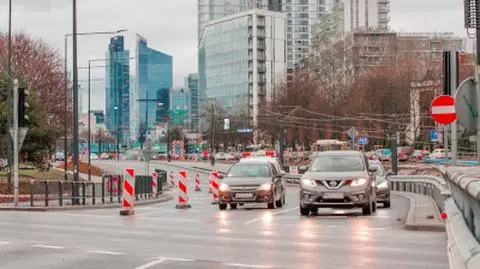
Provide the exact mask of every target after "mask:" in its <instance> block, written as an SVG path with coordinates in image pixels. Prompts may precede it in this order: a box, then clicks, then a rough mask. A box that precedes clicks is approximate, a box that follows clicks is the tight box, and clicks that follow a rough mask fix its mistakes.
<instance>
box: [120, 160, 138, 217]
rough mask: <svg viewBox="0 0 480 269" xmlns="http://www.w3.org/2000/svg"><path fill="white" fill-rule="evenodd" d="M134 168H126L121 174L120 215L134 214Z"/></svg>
mask: <svg viewBox="0 0 480 269" xmlns="http://www.w3.org/2000/svg"><path fill="white" fill-rule="evenodd" d="M134 195H135V169H133V168H127V169H125V173H124V176H123V199H122V210H120V215H122V216H129V215H133V214H135V211H134V206H135V202H134Z"/></svg>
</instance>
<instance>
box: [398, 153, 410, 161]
mask: <svg viewBox="0 0 480 269" xmlns="http://www.w3.org/2000/svg"><path fill="white" fill-rule="evenodd" d="M398 161H399V162H406V161H408V154H407V153H405V152H399V153H398Z"/></svg>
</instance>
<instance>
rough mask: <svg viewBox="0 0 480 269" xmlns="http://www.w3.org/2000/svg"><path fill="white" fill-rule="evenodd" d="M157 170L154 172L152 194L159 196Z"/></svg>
mask: <svg viewBox="0 0 480 269" xmlns="http://www.w3.org/2000/svg"><path fill="white" fill-rule="evenodd" d="M157 178H158V174H157V172H152V196H157Z"/></svg>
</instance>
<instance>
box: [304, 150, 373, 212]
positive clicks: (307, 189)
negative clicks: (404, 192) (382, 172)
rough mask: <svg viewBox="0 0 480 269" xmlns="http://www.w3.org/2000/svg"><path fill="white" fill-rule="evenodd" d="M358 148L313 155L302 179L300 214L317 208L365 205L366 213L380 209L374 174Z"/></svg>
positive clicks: (363, 209)
mask: <svg viewBox="0 0 480 269" xmlns="http://www.w3.org/2000/svg"><path fill="white" fill-rule="evenodd" d="M372 172H374V171H373V170H370V169H369V166H368V161H367V159H366V158H365V157H364V156H363V155H362V153H361V152H359V151H323V152H318V153H317V154H316V155H315V157H313V159H312V162H311V164H310V166H309V169H308V171H307V172H306V173H305V174H304V175H303V176H302V179H301V180H300V214H301V215H308V214H310V213H314V214H315V213H317V210H318V208H348V209H350V208H362V213H363V214H364V215H370V214H372V212H375V211H376V209H377V203H376V191H375V178H374V175H373V174H372Z"/></svg>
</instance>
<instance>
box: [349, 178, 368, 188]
mask: <svg viewBox="0 0 480 269" xmlns="http://www.w3.org/2000/svg"><path fill="white" fill-rule="evenodd" d="M366 183H367V180H366V179H365V178H357V179H354V180H353V181H352V183H351V184H350V186H352V187H358V186H363V185H365V184H366Z"/></svg>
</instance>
